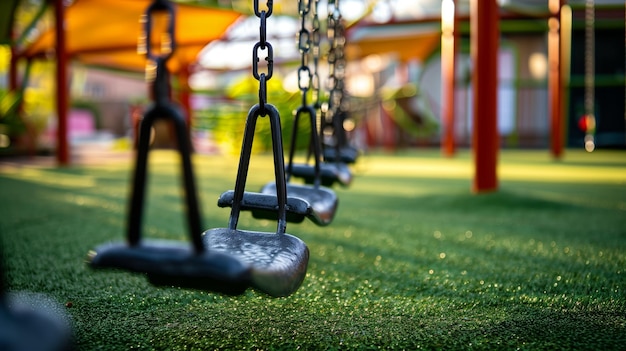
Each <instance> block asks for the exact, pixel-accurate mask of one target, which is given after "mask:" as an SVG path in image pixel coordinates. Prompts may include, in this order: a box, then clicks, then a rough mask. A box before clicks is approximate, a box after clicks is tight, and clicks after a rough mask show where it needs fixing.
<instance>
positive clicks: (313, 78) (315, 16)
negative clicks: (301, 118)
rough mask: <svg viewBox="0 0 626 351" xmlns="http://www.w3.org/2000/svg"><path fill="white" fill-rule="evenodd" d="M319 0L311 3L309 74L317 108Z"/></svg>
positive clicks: (318, 82) (318, 93)
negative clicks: (310, 66)
mask: <svg viewBox="0 0 626 351" xmlns="http://www.w3.org/2000/svg"><path fill="white" fill-rule="evenodd" d="M318 4H319V0H315V3H314V4H313V21H312V27H313V31H312V33H311V34H312V39H311V42H312V44H313V53H312V54H313V55H312V56H313V73H312V76H311V88H313V100H314V101H315V102H314V103H313V107H314V108H315V109H316V110H317V109H319V107H320V76H319V73H318V67H319V60H320V18H319V16H318Z"/></svg>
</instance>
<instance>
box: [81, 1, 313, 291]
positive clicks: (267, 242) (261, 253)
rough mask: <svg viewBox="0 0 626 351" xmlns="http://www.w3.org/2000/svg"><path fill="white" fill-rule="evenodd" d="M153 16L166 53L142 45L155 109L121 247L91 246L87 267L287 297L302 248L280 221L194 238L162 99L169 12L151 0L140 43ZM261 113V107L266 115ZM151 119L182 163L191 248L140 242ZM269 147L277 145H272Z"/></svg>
mask: <svg viewBox="0 0 626 351" xmlns="http://www.w3.org/2000/svg"><path fill="white" fill-rule="evenodd" d="M154 11H166V12H167V13H168V14H169V16H170V23H169V25H168V29H167V30H168V33H167V34H168V35H169V37H170V42H171V44H170V45H171V47H170V49H169V50H168V51H169V53H167V54H165V55H162V56H153V55H151V52H150V45H145V51H146V56H147V57H148V59H150V60H152V61H153V62H155V64H156V78H155V80H154V84H153V86H152V89H153V94H154V98H155V103H154V105H153V106H152V107H151V108H150V109H149V110H148V111H147V112H146V114H145V115H144V119H143V120H142V121H141V126H140V131H139V144H138V149H137V158H136V164H135V173H134V182H133V188H132V195H131V202H130V211H129V219H128V227H127V242H117V243H107V244H103V245H101V246H99V247H97V248H96V249H95V250H94V251H91V252H90V253H89V260H88V261H89V264H90V266H91V267H92V268H97V269H99V268H114V269H122V270H127V271H131V272H136V273H143V274H145V275H146V276H147V277H148V280H149V281H150V282H151V283H152V284H154V285H160V286H172V285H174V286H180V287H185V288H194V289H202V290H208V291H214V292H219V293H224V294H229V295H235V294H241V293H243V292H244V291H245V290H246V289H247V288H248V287H253V288H256V289H258V290H260V291H263V292H265V293H267V294H269V295H271V296H286V295H289V294H291V293H293V292H294V291H295V290H296V289H297V288H298V287H299V286H300V284H301V283H302V280H303V279H304V276H305V274H306V266H307V262H308V249H307V247H306V245H305V244H304V243H303V242H302V241H300V240H299V239H297V238H295V237H293V236H290V235H289V234H285V233H284V225H281V223H282V222H281V221H279V229H280V228H282V229H280V230H278V231H277V234H279V235H267V234H265V233H258V232H245V231H238V230H236V223H237V218H238V213H236V212H235V211H233V215H231V220H230V226H229V228H218V229H212V230H209V231H207V232H205V233H204V234H203V235H201V228H202V225H201V219H200V211H199V206H198V200H197V197H196V187H195V184H194V178H193V174H192V165H191V159H190V156H189V155H190V142H189V139H188V136H187V133H186V128H185V121H184V117H183V116H182V114H181V113H180V111H179V110H178V109H177V108H176V107H175V106H173V105H172V103H171V102H170V100H169V84H168V83H169V75H168V71H167V68H166V62H167V59H168V58H169V57H170V56H171V55H172V52H173V51H174V45H175V42H174V38H175V37H174V18H175V17H174V8H173V6H172V5H171V3H170V2H169V1H167V0H155V1H154V2H153V3H152V4H151V5H150V6H149V7H148V9H147V10H146V15H145V16H144V18H145V22H144V25H145V32H146V35H145V37H146V42H147V43H150V29H151V17H150V16H151V13H152V12H154ZM263 13H265V12H263ZM264 16H265V15H264ZM268 45H269V44H268ZM269 107H270V106H269V105H267V107H266V110H267V109H268V108H269ZM270 110H271V109H270ZM252 111H256V112H254V113H253V112H252ZM258 111H259V108H257V109H256V110H255V108H253V109H252V110H251V114H252V115H254V116H256V115H257V114H258ZM270 112H271V111H270ZM159 118H163V119H166V120H169V121H171V122H172V123H173V125H174V128H175V133H176V137H177V141H178V145H177V146H178V153H179V154H180V156H181V160H182V162H181V164H182V173H183V178H184V189H185V195H186V208H187V211H186V215H187V222H188V225H189V231H190V239H191V245H190V244H187V243H183V242H179V241H172V240H143V239H142V238H141V219H142V212H143V206H144V197H145V183H146V164H147V157H148V151H149V135H150V130H151V127H152V125H153V124H154V122H155V121H156V120H158V119H159ZM272 121H273V122H272V123H273V125H274V124H276V123H279V121H278V117H277V115H276V117H274V118H272ZM253 129H254V125H253V126H252V130H253ZM279 132H280V131H279ZM276 147H281V145H280V143H279V144H278V146H275V148H276ZM244 182H245V177H244ZM238 183H239V182H238ZM237 189H239V187H238V188H237ZM282 195H283V196H284V192H283V193H282ZM239 199H240V198H239ZM278 202H279V203H280V206H279V211H281V210H282V212H281V213H284V208H285V201H284V198H283V199H282V201H281V198H280V196H279V197H278ZM213 239H215V240H213ZM226 244H228V245H226ZM251 258H252V259H251Z"/></svg>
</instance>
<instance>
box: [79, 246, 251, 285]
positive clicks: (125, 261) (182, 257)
mask: <svg viewBox="0 0 626 351" xmlns="http://www.w3.org/2000/svg"><path fill="white" fill-rule="evenodd" d="M89 260H90V262H89V263H90V265H91V266H92V267H93V268H116V269H123V270H126V271H130V272H135V273H143V274H146V276H147V278H148V280H149V281H150V283H152V284H154V285H159V286H179V287H184V288H192V289H200V290H208V291H214V292H219V293H223V294H228V295H237V294H241V293H243V292H244V291H245V290H246V289H247V288H248V287H249V286H250V282H251V268H250V266H249V265H246V264H244V263H243V262H242V261H240V260H239V259H237V258H236V257H234V256H233V255H229V254H225V253H222V252H213V251H208V250H207V251H203V252H201V253H197V252H195V250H194V249H193V248H192V247H191V245H189V243H184V242H180V241H174V240H142V241H141V243H139V244H137V245H128V243H126V242H113V243H107V244H103V245H100V246H98V247H97V248H96V249H95V250H94V251H91V252H90V253H89Z"/></svg>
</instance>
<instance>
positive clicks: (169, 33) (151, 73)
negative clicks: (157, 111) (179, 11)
mask: <svg viewBox="0 0 626 351" xmlns="http://www.w3.org/2000/svg"><path fill="white" fill-rule="evenodd" d="M157 12H165V13H166V14H167V17H168V18H167V20H168V22H167V26H166V29H165V32H164V33H161V44H160V46H161V48H160V53H154V52H153V51H152V45H151V43H152V41H151V38H152V34H153V33H152V24H153V19H152V17H153V15H154V14H155V13H157ZM139 21H140V23H141V25H142V31H143V33H142V35H141V36H140V38H139V43H138V46H137V52H138V53H139V54H144V55H145V56H146V81H147V82H149V83H153V95H154V96H153V98H154V99H155V102H156V103H157V104H159V103H165V102H166V101H167V100H168V99H169V94H170V87H169V72H168V71H167V68H166V64H167V61H168V60H169V58H170V57H171V56H172V55H173V53H174V50H175V49H176V36H175V28H176V22H175V21H176V10H175V8H174V6H173V5H172V4H171V2H169V1H167V0H155V1H154V2H152V4H150V6H148V8H147V9H146V12H145V13H143V14H142V15H141V17H140V20H139Z"/></svg>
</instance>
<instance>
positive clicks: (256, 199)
mask: <svg viewBox="0 0 626 351" xmlns="http://www.w3.org/2000/svg"><path fill="white" fill-rule="evenodd" d="M267 7H268V10H267V12H266V11H259V4H258V0H254V12H255V14H256V15H257V17H259V18H260V19H261V26H260V28H261V30H260V32H261V33H260V39H261V40H260V41H259V42H258V43H256V44H255V46H254V49H253V60H252V74H253V76H254V78H255V79H257V80H258V81H259V103H258V104H256V105H254V106H253V107H252V108H251V109H250V111H249V112H248V116H247V118H246V126H245V130H244V135H243V142H242V147H241V155H240V157H239V168H238V170H237V179H236V181H235V189H234V190H231V191H227V192H225V193H223V194H222V195H221V196H220V199H219V200H218V206H221V207H231V213H230V219H229V222H228V228H218V229H211V230H207V231H206V232H204V233H203V237H202V239H203V242H204V243H205V245H206V246H207V248H209V249H211V250H212V251H216V252H224V253H228V254H232V255H234V256H236V257H237V258H238V259H240V260H241V261H242V262H245V263H246V264H249V265H250V266H251V267H252V269H251V271H250V277H251V278H250V279H251V282H252V285H253V286H254V287H256V288H258V289H259V290H261V291H264V292H266V293H268V294H270V295H272V296H287V295H289V294H291V293H293V292H294V291H296V290H297V289H298V287H299V286H300V285H301V284H302V281H303V280H304V277H305V275H306V270H307V265H308V260H309V249H308V248H307V246H306V244H305V243H304V242H303V241H302V240H300V239H298V238H297V237H295V236H293V235H290V234H287V233H286V232H285V231H286V229H287V219H288V217H287V213H288V211H289V213H290V217H289V218H290V219H293V218H297V220H299V221H302V220H303V218H304V216H308V215H310V214H311V213H312V210H311V207H310V205H309V204H308V203H307V202H306V201H304V200H302V199H300V198H294V197H287V187H286V181H285V161H284V157H283V144H282V132H281V126H280V115H279V113H278V111H277V110H276V108H275V107H274V106H273V105H271V104H268V103H267V90H266V87H267V80H269V79H271V78H272V73H273V62H274V58H273V49H272V46H271V44H270V43H269V42H267V41H266V34H265V28H266V24H265V21H266V18H267V17H269V16H271V14H272V2H271V1H269V2H268V3H267ZM259 49H267V53H268V56H267V57H266V61H267V74H266V73H261V74H259V73H258V71H259V68H258V62H259V58H258V51H259ZM259 116H261V117H265V116H268V118H269V123H270V130H271V136H272V150H273V155H274V178H275V184H276V192H275V193H274V194H267V193H253V192H246V191H245V185H246V179H247V176H248V167H249V165H250V157H251V154H252V143H253V141H254V131H255V128H256V122H257V120H258V117H259ZM242 210H250V211H253V213H255V212H256V213H260V214H262V215H263V216H265V217H266V218H268V217H269V218H271V219H276V220H277V228H276V232H275V233H265V232H258V231H247V230H239V229H237V223H238V221H239V215H240V212H241V211H242Z"/></svg>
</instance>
